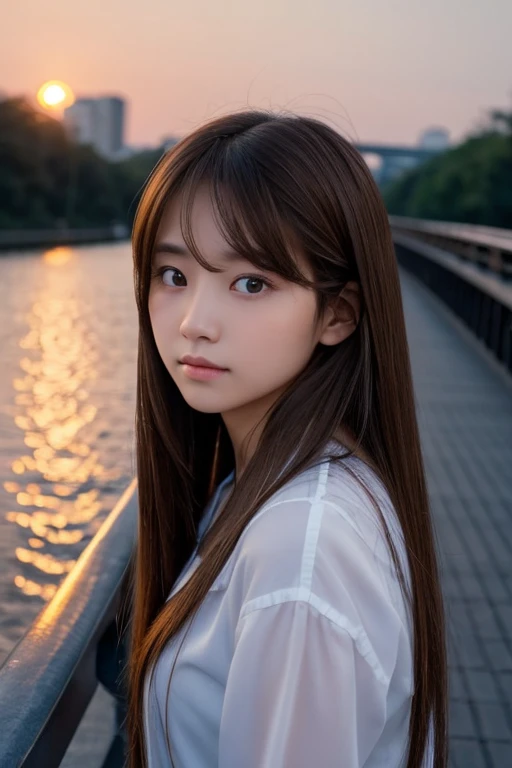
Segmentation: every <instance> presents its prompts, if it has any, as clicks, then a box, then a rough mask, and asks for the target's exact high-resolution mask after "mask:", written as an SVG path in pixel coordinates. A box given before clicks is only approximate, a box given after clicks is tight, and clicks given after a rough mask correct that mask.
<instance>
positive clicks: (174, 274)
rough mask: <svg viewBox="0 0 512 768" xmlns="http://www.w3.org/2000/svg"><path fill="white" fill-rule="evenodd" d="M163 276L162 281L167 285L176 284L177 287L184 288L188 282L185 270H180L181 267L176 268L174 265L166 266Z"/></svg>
mask: <svg viewBox="0 0 512 768" xmlns="http://www.w3.org/2000/svg"><path fill="white" fill-rule="evenodd" d="M169 273H170V274H169ZM161 277H162V282H163V283H164V284H165V285H170V286H174V287H176V288H183V286H185V285H186V284H187V281H186V279H185V275H184V274H183V272H180V271H179V269H174V267H165V268H164V269H163V270H162V273H161Z"/></svg>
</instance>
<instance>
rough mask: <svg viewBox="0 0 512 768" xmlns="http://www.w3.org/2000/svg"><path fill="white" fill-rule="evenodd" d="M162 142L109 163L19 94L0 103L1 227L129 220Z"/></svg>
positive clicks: (123, 222) (74, 225) (80, 225)
mask: <svg viewBox="0 0 512 768" xmlns="http://www.w3.org/2000/svg"><path fill="white" fill-rule="evenodd" d="M162 152H163V148H162V147H161V148H156V149H154V150H149V151H145V152H140V153H138V154H136V155H133V156H132V157H130V158H128V159H126V160H122V161H119V162H109V161H108V160H106V159H105V158H103V157H101V156H100V155H98V154H97V153H96V152H95V151H94V149H92V147H90V146H83V145H79V144H76V143H75V142H73V141H72V140H71V139H70V138H69V136H68V135H67V132H66V130H65V129H64V126H63V125H62V124H61V123H60V122H59V121H58V120H55V119H53V118H51V117H49V116H47V115H45V114H43V113H41V112H40V111H38V110H36V109H34V108H33V107H32V106H31V105H30V104H29V103H28V102H27V101H25V100H24V99H21V98H13V99H6V100H4V101H1V102H0V229H1V230H19V229H54V228H71V229H80V228H89V227H90V228H93V227H104V226H108V225H112V224H121V225H125V226H126V225H128V226H129V225H130V224H131V220H132V218H133V214H134V211H135V206H136V202H137V199H138V195H139V193H140V190H141V187H142V186H143V184H144V181H145V179H146V178H147V176H148V175H149V173H150V172H151V169H152V168H153V167H154V165H155V163H156V162H157V160H158V159H159V157H160V156H161V155H162Z"/></svg>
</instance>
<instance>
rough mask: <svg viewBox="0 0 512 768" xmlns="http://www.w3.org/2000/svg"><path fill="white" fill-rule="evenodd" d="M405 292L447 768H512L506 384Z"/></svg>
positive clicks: (510, 425)
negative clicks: (432, 565)
mask: <svg viewBox="0 0 512 768" xmlns="http://www.w3.org/2000/svg"><path fill="white" fill-rule="evenodd" d="M402 291H403V297H404V305H405V312H406V320H407V332H408V336H409V346H410V352H411V360H412V366H413V376H414V384H415V391H416V398H417V407H418V415H419V420H420V429H421V438H422V446H423V453H424V458H425V465H426V470H427V479H428V486H429V493H430V499H431V504H432V512H433V516H434V524H435V529H436V535H437V540H438V549H439V552H440V558H441V568H442V582H443V591H444V595H445V600H446V610H447V623H448V647H449V665H450V766H451V768H512V379H510V378H508V376H507V374H505V373H504V372H502V371H501V370H499V366H498V364H497V363H494V361H492V360H490V359H489V355H488V353H487V352H486V351H482V350H481V348H480V347H479V343H478V342H477V341H476V339H474V338H473V337H472V336H471V334H470V333H469V331H467V330H466V329H465V328H463V327H462V325H461V323H460V322H459V321H458V320H456V319H455V318H454V317H453V316H452V315H451V314H450V313H449V312H448V311H447V310H446V309H445V307H444V306H443V305H442V304H441V303H440V302H439V301H438V300H437V298H436V297H434V296H432V295H431V294H430V293H429V292H428V291H426V290H425V289H424V288H423V286H421V285H420V284H419V283H418V282H417V281H416V280H415V279H414V278H413V277H411V276H410V275H408V274H407V273H405V272H402Z"/></svg>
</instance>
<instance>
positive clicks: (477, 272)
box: [390, 216, 512, 372]
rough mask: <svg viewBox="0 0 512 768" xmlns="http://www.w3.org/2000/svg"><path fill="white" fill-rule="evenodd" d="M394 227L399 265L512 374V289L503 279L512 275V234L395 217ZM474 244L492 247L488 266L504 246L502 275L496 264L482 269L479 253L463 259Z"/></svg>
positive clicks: (394, 240) (392, 225)
mask: <svg viewBox="0 0 512 768" xmlns="http://www.w3.org/2000/svg"><path fill="white" fill-rule="evenodd" d="M390 224H391V232H392V236H393V242H394V246H395V252H396V256H397V259H398V261H399V263H400V264H401V265H402V266H403V267H404V268H405V269H406V270H408V271H409V272H412V273H413V274H414V275H415V276H416V277H417V278H419V279H420V280H421V281H422V282H423V283H425V284H426V285H427V286H428V287H429V288H430V290H432V291H433V292H434V293H436V294H437V295H438V296H439V298H440V299H441V300H442V301H443V302H444V303H445V304H446V305H447V306H448V307H449V308H450V309H451V310H452V311H453V312H455V313H456V314H457V315H458V316H459V317H460V318H461V319H462V320H463V321H464V322H465V323H466V325H467V326H468V327H469V328H470V329H471V330H472V331H473V333H474V334H475V335H476V336H477V337H478V338H479V339H481V340H482V341H483V343H484V344H485V345H486V346H487V347H488V349H489V350H490V351H491V352H492V353H493V354H494V355H495V357H496V358H497V359H498V360H499V361H500V362H501V363H502V364H503V365H504V367H505V369H506V370H508V371H509V372H512V285H511V284H510V281H507V280H506V279H504V278H505V277H506V274H507V273H506V270H507V269H510V270H511V271H510V273H509V274H512V232H509V231H507V230H497V231H496V232H494V231H490V228H485V231H484V228H481V227H478V228H476V227H475V228H473V227H466V225H458V224H453V225H452V224H450V223H448V222H419V223H418V222H416V223H414V220H411V219H406V220H404V219H397V218H396V217H394V216H392V217H390ZM477 230H479V231H477ZM425 233H427V234H428V237H425V236H424V235H425ZM448 233H449V234H448ZM457 238H458V239H457ZM471 238H472V239H473V243H474V242H475V241H476V239H477V238H481V241H480V242H481V245H480V246H479V247H480V248H483V246H482V243H487V245H488V254H487V256H485V249H483V251H482V253H484V255H482V257H481V258H482V259H484V258H487V261H488V262H489V258H490V255H489V254H491V253H492V252H493V251H492V249H493V248H497V247H498V244H499V247H500V249H501V250H500V264H499V265H498V266H500V269H496V266H497V262H494V263H486V264H485V266H486V267H488V268H486V269H482V262H481V260H480V259H478V262H479V263H477V264H475V263H474V262H475V261H476V260H477V259H475V258H474V253H473V258H471V257H469V256H468V253H467V252H466V253H461V247H462V244H463V243H466V245H467V243H469V244H470V245H471V242H470V241H471ZM509 242H510V246H509V244H508V243H509ZM471 247H473V246H471ZM509 247H510V250H509ZM461 256H462V258H461ZM470 258H471V261H470V260H469V259H470ZM507 258H508V259H509V261H508V262H507V261H506V259H507ZM493 268H494V271H493Z"/></svg>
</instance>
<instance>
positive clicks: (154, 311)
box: [148, 293, 173, 355]
mask: <svg viewBox="0 0 512 768" xmlns="http://www.w3.org/2000/svg"><path fill="white" fill-rule="evenodd" d="M148 312H149V319H150V322H151V327H152V329H153V336H154V337H155V342H156V345H157V347H158V349H159V351H160V354H161V355H162V353H164V352H165V349H163V348H162V344H163V342H164V340H167V342H168V341H169V339H170V338H171V335H170V332H171V330H172V328H173V318H172V313H171V312H169V306H168V303H166V302H165V301H162V296H160V295H159V294H158V293H155V294H153V295H152V294H151V293H150V295H149V299H148Z"/></svg>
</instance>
